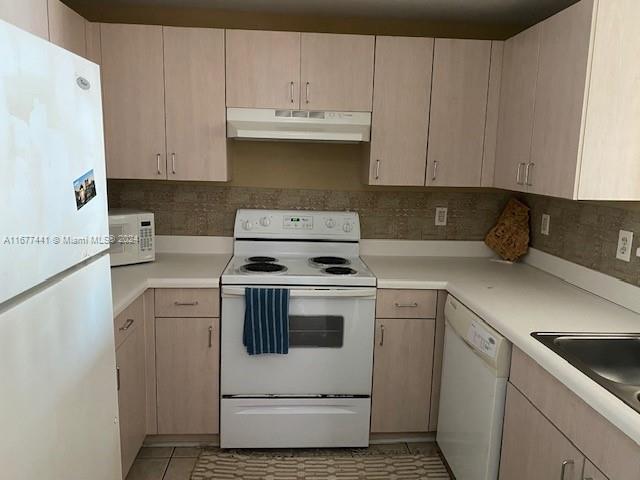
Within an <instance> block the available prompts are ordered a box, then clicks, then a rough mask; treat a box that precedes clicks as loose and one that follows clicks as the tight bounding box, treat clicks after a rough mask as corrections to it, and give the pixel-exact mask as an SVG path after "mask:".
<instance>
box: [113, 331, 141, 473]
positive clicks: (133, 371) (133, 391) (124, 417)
mask: <svg viewBox="0 0 640 480" xmlns="http://www.w3.org/2000/svg"><path fill="white" fill-rule="evenodd" d="M139 320H140V322H139V323H141V322H142V319H139ZM116 364H117V368H118V408H119V411H120V449H121V454H122V477H123V478H124V477H126V476H127V472H128V471H129V469H130V468H131V465H132V464H133V461H134V460H135V458H136V455H137V454H138V450H140V447H141V446H142V442H143V441H144V437H145V434H146V418H145V415H146V411H145V401H146V397H145V395H146V386H145V368H144V328H143V327H142V325H138V326H135V327H134V331H133V332H131V334H130V335H129V336H128V337H127V338H126V340H125V341H124V342H123V343H122V344H121V345H120V346H119V347H118V349H117V350H116Z"/></svg>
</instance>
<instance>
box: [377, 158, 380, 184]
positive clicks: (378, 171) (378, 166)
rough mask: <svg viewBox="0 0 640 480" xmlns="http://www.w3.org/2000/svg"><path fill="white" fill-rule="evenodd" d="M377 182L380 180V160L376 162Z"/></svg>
mask: <svg viewBox="0 0 640 480" xmlns="http://www.w3.org/2000/svg"><path fill="white" fill-rule="evenodd" d="M376 180H380V159H379V158H378V159H377V160H376Z"/></svg>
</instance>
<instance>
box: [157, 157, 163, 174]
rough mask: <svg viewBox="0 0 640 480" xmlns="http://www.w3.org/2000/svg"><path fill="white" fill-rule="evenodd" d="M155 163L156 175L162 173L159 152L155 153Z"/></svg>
mask: <svg viewBox="0 0 640 480" xmlns="http://www.w3.org/2000/svg"><path fill="white" fill-rule="evenodd" d="M156 164H157V169H158V175H162V170H160V154H159V153H156Z"/></svg>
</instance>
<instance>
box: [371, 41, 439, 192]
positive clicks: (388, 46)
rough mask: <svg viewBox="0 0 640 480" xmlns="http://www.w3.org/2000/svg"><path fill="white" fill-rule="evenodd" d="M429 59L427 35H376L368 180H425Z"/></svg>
mask: <svg viewBox="0 0 640 480" xmlns="http://www.w3.org/2000/svg"><path fill="white" fill-rule="evenodd" d="M432 60H433V39H431V38H404V37H377V39H376V58H375V81H374V89H373V113H372V119H371V145H370V151H369V184H371V185H419V186H422V185H424V174H425V165H426V156H427V130H428V127H429V102H430V99H431V65H432ZM398 72H403V75H402V76H401V77H400V76H398Z"/></svg>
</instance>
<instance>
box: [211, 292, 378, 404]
mask: <svg viewBox="0 0 640 480" xmlns="http://www.w3.org/2000/svg"><path fill="white" fill-rule="evenodd" d="M244 292H245V287H238V286H234V287H223V288H222V319H221V320H222V327H221V335H222V340H221V344H222V345H221V353H222V364H221V393H222V395H223V396H225V397H229V396H249V395H251V396H271V395H277V396H287V395H305V396H306V395H353V396H356V395H364V396H369V395H370V394H371V375H372V367H373V341H374V340H373V337H374V322H375V319H374V318H375V298H376V289H375V288H356V287H353V288H340V287H333V288H313V287H293V288H291V289H290V299H289V353H288V354H287V355H255V356H250V355H249V354H248V353H247V351H246V348H245V346H244V345H243V344H242V332H243V324H244V313H245V297H244Z"/></svg>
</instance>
